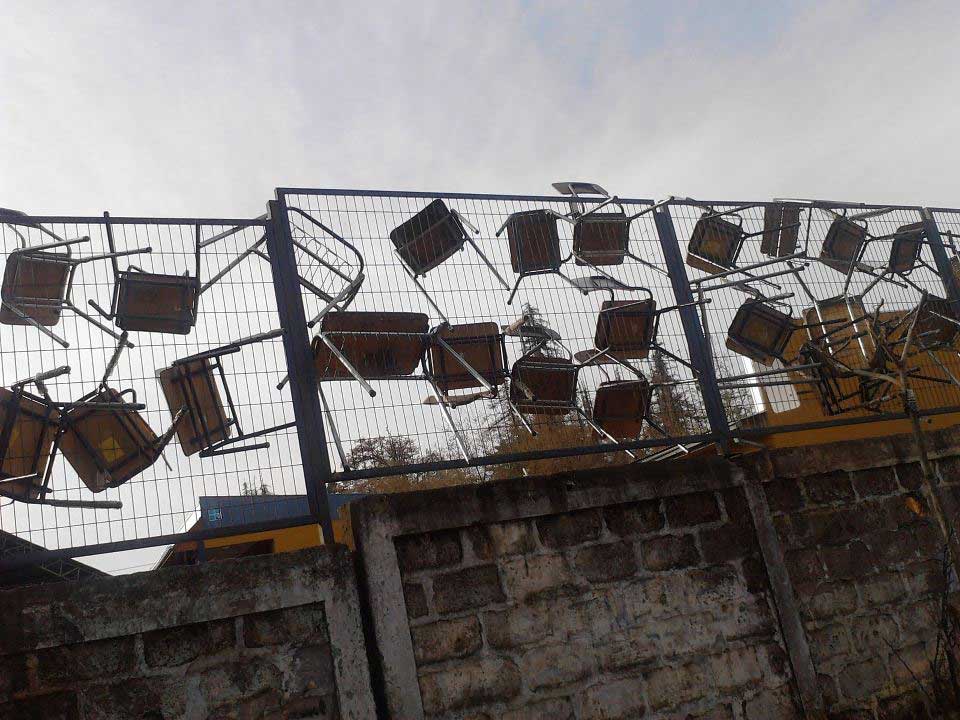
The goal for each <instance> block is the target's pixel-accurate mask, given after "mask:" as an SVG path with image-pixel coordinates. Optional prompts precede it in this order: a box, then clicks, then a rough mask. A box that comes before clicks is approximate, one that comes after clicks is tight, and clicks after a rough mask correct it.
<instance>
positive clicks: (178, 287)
mask: <svg viewBox="0 0 960 720" xmlns="http://www.w3.org/2000/svg"><path fill="white" fill-rule="evenodd" d="M555 187H557V189H558V190H559V191H560V193H561V194H558V195H544V196H529V195H487V194H465V193H442V192H441V193H426V192H400V191H365V190H335V189H334V190H331V189H298V188H280V189H278V190H277V191H276V199H275V200H273V201H271V202H270V203H269V204H268V213H267V214H266V215H265V216H263V217H261V218H257V219H252V220H230V219H163V218H113V217H110V216H109V215H106V214H105V215H104V216H103V217H93V218H80V217H32V216H26V215H22V214H19V213H15V212H12V211H0V248H2V252H3V255H4V258H5V265H4V274H3V297H2V299H3V306H2V308H0V359H2V368H0V374H2V377H0V388H2V389H0V530H3V531H5V532H9V533H11V534H14V535H16V536H18V537H20V538H23V539H24V540H27V541H29V542H32V543H35V544H37V545H41V546H44V547H46V548H48V551H47V552H46V554H45V555H44V557H64V556H70V555H81V554H93V553H97V552H107V551H114V550H123V549H129V548H136V547H147V546H151V545H161V544H168V543H173V542H179V541H182V540H187V539H202V538H206V537H215V536H218V535H223V534H226V533H227V532H229V531H228V530H225V529H224V528H221V527H215V523H211V522H209V520H210V518H203V517H202V516H201V502H200V498H202V497H204V496H239V497H240V498H241V501H240V502H241V503H243V502H245V501H243V500H242V498H245V497H246V498H249V501H248V502H249V505H250V508H251V513H250V520H249V522H247V523H245V524H242V525H241V526H235V527H234V528H233V530H234V531H236V530H237V529H239V528H240V527H242V528H243V529H245V530H253V529H260V528H263V529H266V528H270V527H282V526H290V525H294V524H301V523H305V522H316V523H318V524H319V525H320V526H321V528H322V531H323V537H324V539H325V540H326V541H331V540H332V538H333V532H332V526H331V519H330V509H329V507H330V506H329V497H328V486H329V485H330V484H331V483H335V482H346V483H352V484H353V486H354V487H356V488H357V489H359V490H371V489H384V488H388V487H389V482H386V481H380V480H377V481H376V482H373V480H374V479H379V478H385V477H387V476H398V477H400V476H403V477H405V478H407V480H409V478H410V477H415V478H418V479H420V480H430V481H436V482H472V481H476V480H479V479H491V478H497V477H507V476H512V475H517V474H521V473H535V472H545V471H549V470H552V469H556V468H557V467H561V466H563V467H566V466H569V465H570V464H571V463H574V464H576V465H577V466H588V465H593V466H596V465H605V464H622V463H626V462H633V461H639V460H649V459H651V458H657V457H663V456H666V455H670V454H678V453H684V452H687V451H688V450H689V449H690V448H691V447H692V446H695V445H697V444H703V443H716V444H717V446H719V447H720V448H721V450H726V449H727V448H729V447H730V446H731V443H732V442H733V441H735V440H745V439H752V440H756V439H757V438H758V437H760V436H764V435H770V434H773V433H783V432H789V431H796V430H808V429H813V428H821V427H832V426H842V425H845V424H850V423H862V422H867V421H870V420H874V419H889V418H897V417H902V416H903V407H902V402H900V400H899V399H898V398H895V397H893V396H892V395H890V396H889V397H888V396H887V395H885V394H884V393H885V392H888V391H887V390H884V389H882V388H881V389H880V390H877V389H876V388H873V389H872V390H871V387H873V386H869V383H867V384H866V386H865V384H864V383H863V382H860V381H859V379H858V378H859V377H861V376H856V375H855V374H850V373H846V372H840V373H838V372H836V371H835V370H834V371H832V372H833V374H831V373H827V372H826V371H825V370H824V368H825V367H834V368H835V367H836V366H837V363H838V362H839V365H840V366H842V367H843V368H850V367H854V368H855V369H862V370H865V371H866V372H872V371H874V370H876V369H877V368H876V367H874V366H871V365H870V363H871V362H873V361H874V354H873V352H872V350H871V348H870V347H869V346H868V345H869V338H867V333H866V332H864V331H863V323H864V318H865V317H866V316H867V315H870V316H871V317H874V318H875V319H876V318H879V319H881V320H883V321H884V322H886V323H887V325H888V326H889V327H893V328H897V327H900V328H901V329H900V330H897V332H902V331H903V328H902V327H901V326H904V327H905V326H906V325H909V324H911V323H910V322H909V321H910V320H911V318H914V317H918V318H919V317H921V311H922V312H923V313H924V314H923V318H924V319H923V323H926V325H924V328H923V332H922V333H921V334H923V335H924V336H925V337H929V338H930V340H929V341H927V340H925V341H924V343H926V344H925V345H924V346H923V348H922V350H923V352H918V353H917V358H918V359H917V368H916V369H915V378H914V381H913V387H914V390H915V393H916V401H917V405H918V407H919V409H920V411H921V412H922V413H924V414H929V415H933V414H943V413H949V412H960V360H958V352H957V350H956V342H955V340H956V337H955V336H956V334H957V332H956V328H957V327H960V324H958V323H957V322H956V317H957V315H960V313H958V312H957V309H956V303H957V302H958V301H960V286H958V274H957V270H958V268H960V260H958V259H957V254H958V239H960V210H952V209H945V208H934V209H925V208H921V207H915V206H878V205H860V204H845V203H830V202H817V201H807V200H784V201H764V202H731V201H702V200H693V199H688V198H683V199H677V198H670V199H669V200H666V201H663V202H659V203H656V202H654V201H652V200H645V199H624V198H619V197H610V196H609V195H607V194H606V193H605V192H604V191H603V190H602V189H601V188H598V187H597V186H592V185H587V184H581V183H566V184H558V185H557V186H555ZM941 321H943V322H941ZM918 322H919V321H918ZM898 323H899V325H898ZM818 352H821V353H824V352H825V353H828V354H830V353H832V354H833V356H832V358H829V357H821V356H818V355H817V354H816V353H818ZM818 358H819V359H818ZM871 392H872V393H873V394H871ZM556 458H565V459H564V460H563V461H562V463H556V464H552V463H553V462H554V459H556ZM384 483H385V484H384ZM264 493H265V494H264ZM254 495H256V497H253V496H254ZM289 496H299V497H301V498H302V497H305V498H306V501H307V503H306V506H305V507H304V510H303V514H302V516H298V517H295V518H291V517H289V514H290V511H289V507H290V506H289V504H288V500H289ZM271 498H275V500H272V499H271ZM272 502H275V503H276V512H274V513H271V510H270V508H271V503H272ZM254 507H256V511H255V512H254V510H253V508H254ZM27 559H29V558H27ZM25 561H26V559H24V558H19V559H18V560H17V561H16V562H18V563H22V562H25ZM6 562H7V561H3V560H0V565H2V564H4V563H6Z"/></svg>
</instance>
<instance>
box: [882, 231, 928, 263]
mask: <svg viewBox="0 0 960 720" xmlns="http://www.w3.org/2000/svg"><path fill="white" fill-rule="evenodd" d="M925 239H926V229H925V228H924V225H923V223H922V222H918V223H910V224H909V225H901V226H900V227H899V228H897V232H895V233H894V235H893V241H892V242H891V243H890V260H889V262H888V263H887V269H888V270H889V271H890V272H895V273H901V274H903V273H908V272H910V271H911V270H913V269H914V268H915V267H916V266H917V260H919V259H920V251H921V249H922V248H923V241H924V240H925Z"/></svg>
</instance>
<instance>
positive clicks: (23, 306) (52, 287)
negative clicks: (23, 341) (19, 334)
mask: <svg viewBox="0 0 960 720" xmlns="http://www.w3.org/2000/svg"><path fill="white" fill-rule="evenodd" d="M73 268H74V263H73V262H71V261H70V258H69V256H68V255H66V254H65V253H25V252H13V253H11V254H10V255H9V257H8V258H7V264H6V268H5V269H4V272H3V285H2V288H0V297H2V298H3V300H4V302H6V303H8V304H10V305H12V306H14V307H16V308H17V309H18V310H19V311H20V312H22V313H23V314H24V315H26V316H27V317H28V318H32V319H33V320H35V321H36V322H37V323H39V324H40V325H44V326H48V327H49V326H53V325H56V324H57V323H59V322H60V314H61V311H62V308H63V302H64V300H66V298H67V293H68V289H69V284H70V275H71V273H72V271H73ZM0 323H3V324H4V325H29V324H30V323H29V321H28V320H25V319H24V318H22V317H20V316H19V315H17V314H16V313H15V312H13V311H11V310H9V309H7V308H6V307H4V308H2V309H0Z"/></svg>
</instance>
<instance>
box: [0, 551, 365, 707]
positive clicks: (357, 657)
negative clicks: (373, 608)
mask: <svg viewBox="0 0 960 720" xmlns="http://www.w3.org/2000/svg"><path fill="white" fill-rule="evenodd" d="M356 597H357V596H356V586H355V578H354V573H353V566H352V561H351V557H350V555H349V553H348V551H347V550H346V549H345V548H343V547H340V546H337V547H334V548H330V549H328V548H318V549H314V550H306V551H301V552H296V553H288V554H283V555H272V556H265V557H260V558H251V559H246V560H234V561H227V562H222V563H212V564H209V565H204V566H198V567H180V568H170V569H166V570H163V571H161V572H157V573H150V574H146V573H144V574H139V575H134V576H128V577H123V578H106V579H103V580H96V581H88V582H84V583H76V584H74V583H63V584H60V585H56V586H39V587H31V588H24V589H22V590H18V591H10V592H4V593H0V608H2V612H0V718H4V720H9V719H13V718H24V719H30V720H33V719H34V718H35V719H36V720H60V719H64V720H67V719H69V720H113V719H116V720H141V719H143V720H169V719H172V718H209V719H210V720H214V719H216V720H221V719H222V720H226V719H227V718H234V719H237V720H242V719H244V718H263V719H264V720H267V719H269V720H286V719H287V718H317V719H320V718H323V719H326V718H341V717H343V718H348V717H349V718H357V719H358V720H359V719H361V718H362V719H366V718H369V717H372V716H373V713H374V709H373V704H372V695H371V693H370V686H369V677H368V673H367V668H366V657H365V653H364V649H363V638H362V630H361V626H360V618H359V607H358V604H357V600H356Z"/></svg>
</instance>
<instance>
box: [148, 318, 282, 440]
mask: <svg viewBox="0 0 960 720" xmlns="http://www.w3.org/2000/svg"><path fill="white" fill-rule="evenodd" d="M282 335H283V330H273V331H271V332H266V333H261V334H259V335H254V336H252V337H248V338H244V339H242V340H237V341H235V342H232V343H229V344H227V345H224V346H222V347H219V348H215V349H213V350H207V351H206V352H202V353H197V354H196V355H191V356H190V357H185V358H182V359H180V360H176V361H174V362H173V363H172V364H171V365H170V367H168V368H166V369H164V370H162V371H160V372H159V373H158V374H157V378H158V380H159V381H160V387H161V389H162V390H163V395H164V397H165V398H166V401H167V406H168V407H169V408H170V413H171V415H173V416H174V418H177V417H179V416H180V415H181V414H183V415H184V418H183V420H181V421H180V422H176V421H175V422H174V426H175V427H176V428H177V439H178V440H179V441H180V449H181V450H182V451H183V454H184V455H187V456H190V455H195V454H197V453H199V454H200V457H213V456H216V455H226V454H229V453H237V452H246V451H248V450H263V449H265V448H268V447H270V443H269V442H254V443H252V444H244V445H241V446H239V447H238V446H237V444H238V443H247V442H248V441H250V440H256V439H258V438H262V437H264V436H266V435H270V434H273V433H276V432H280V431H282V430H286V429H288V428H291V427H294V426H295V425H296V423H293V422H289V423H284V424H281V425H276V426H273V427H269V428H266V429H261V430H256V431H253V432H247V431H245V430H244V429H243V426H242V424H241V422H240V414H239V412H238V411H237V406H236V404H235V401H234V394H233V393H232V392H231V390H230V383H229V382H228V379H227V374H226V371H225V369H224V365H223V358H224V357H225V356H227V355H234V354H236V353H239V352H240V351H241V350H242V349H243V348H244V347H246V346H248V345H253V344H255V343H260V342H266V341H267V340H272V339H274V338H278V337H280V336H282ZM224 398H226V405H224Z"/></svg>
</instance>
